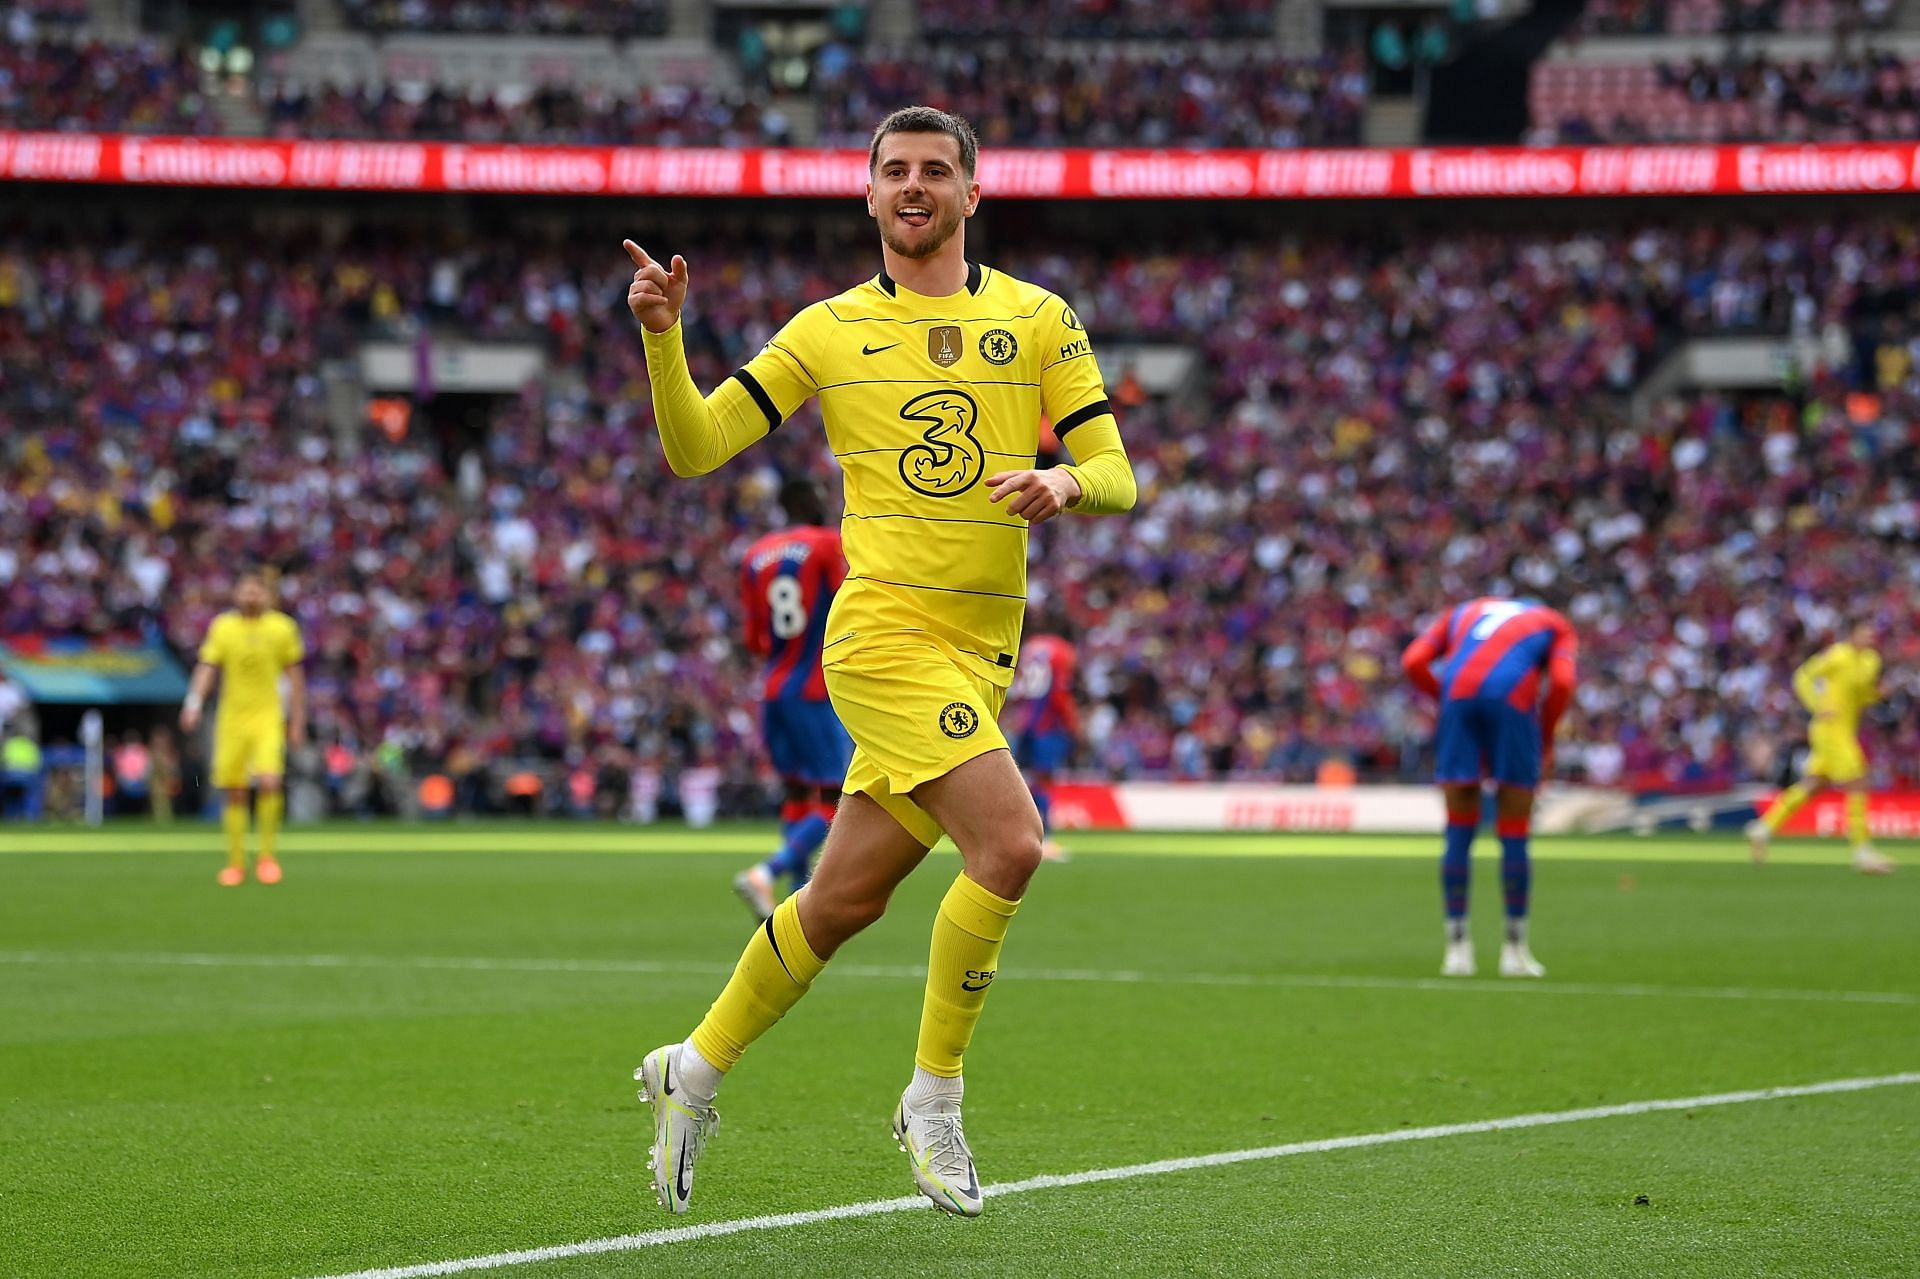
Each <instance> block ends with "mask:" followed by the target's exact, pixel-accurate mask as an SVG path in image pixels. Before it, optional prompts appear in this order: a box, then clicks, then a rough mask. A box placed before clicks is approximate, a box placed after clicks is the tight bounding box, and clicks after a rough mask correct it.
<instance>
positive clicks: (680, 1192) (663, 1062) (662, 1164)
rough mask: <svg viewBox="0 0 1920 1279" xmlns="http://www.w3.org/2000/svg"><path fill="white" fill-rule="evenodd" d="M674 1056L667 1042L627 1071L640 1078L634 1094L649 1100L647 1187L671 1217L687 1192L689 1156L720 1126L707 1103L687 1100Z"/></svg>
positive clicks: (690, 1187) (674, 1048)
mask: <svg viewBox="0 0 1920 1279" xmlns="http://www.w3.org/2000/svg"><path fill="white" fill-rule="evenodd" d="M679 1059H680V1045H679V1044H667V1045H666V1046H665V1047H662V1048H656V1049H654V1050H653V1051H652V1052H650V1053H648V1054H647V1060H646V1061H645V1062H644V1063H642V1064H641V1067H640V1069H638V1070H636V1071H634V1072H633V1077H634V1078H635V1079H637V1080H639V1081H640V1100H641V1101H644V1102H648V1103H650V1104H651V1105H652V1106H653V1149H652V1150H651V1151H650V1152H649V1153H648V1155H647V1167H648V1168H651V1169H652V1170H653V1193H654V1195H655V1197H656V1198H658V1199H659V1200H660V1206H661V1207H663V1208H665V1209H666V1210H667V1211H668V1212H670V1213H672V1214H673V1215H674V1216H676V1217H677V1216H679V1215H680V1214H681V1213H683V1212H685V1211H686V1210H687V1203H688V1201H689V1200H691V1199H692V1198H693V1164H694V1161H695V1160H696V1159H698V1158H700V1151H701V1150H702V1149H703V1148H704V1147H705V1146H706V1144H707V1142H708V1141H709V1140H710V1139H711V1138H712V1137H713V1134H714V1133H716V1132H718V1131H719V1130H720V1113H719V1112H718V1111H716V1110H715V1109H714V1108H713V1107H712V1106H701V1105H696V1104H692V1099H691V1098H690V1097H688V1096H687V1094H686V1090H685V1085H684V1084H683V1083H682V1082H681V1080H680V1073H679V1070H680V1068H679Z"/></svg>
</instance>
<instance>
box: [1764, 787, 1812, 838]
mask: <svg viewBox="0 0 1920 1279" xmlns="http://www.w3.org/2000/svg"><path fill="white" fill-rule="evenodd" d="M1813 792H1814V788H1813V787H1812V786H1809V785H1808V784H1807V783H1806V782H1795V783H1794V784H1793V785H1791V786H1789V787H1787V788H1786V789H1785V790H1783V791H1781V792H1780V796H1779V798H1777V799H1775V800H1774V801H1773V807H1772V808H1769V809H1768V810H1767V815H1766V817H1764V818H1763V819H1762V820H1763V821H1765V822H1766V824H1767V833H1768V834H1770V835H1778V834H1779V833H1780V828H1781V827H1782V826H1785V825H1786V824H1787V818H1789V817H1791V816H1793V815H1794V813H1795V812H1797V811H1799V808H1800V805H1802V804H1804V803H1806V802H1807V801H1808V800H1810V799H1812V798H1813Z"/></svg>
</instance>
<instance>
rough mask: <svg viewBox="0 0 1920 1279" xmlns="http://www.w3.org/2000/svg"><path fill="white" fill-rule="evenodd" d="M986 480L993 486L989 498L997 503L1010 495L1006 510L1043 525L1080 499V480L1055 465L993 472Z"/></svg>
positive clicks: (1029, 521)
mask: <svg viewBox="0 0 1920 1279" xmlns="http://www.w3.org/2000/svg"><path fill="white" fill-rule="evenodd" d="M987 483H989V484H991V485H993V492H991V493H989V494H987V500H988V501H990V502H998V501H1001V500H1003V499H1005V498H1007V496H1008V495H1009V494H1012V495H1013V496H1012V500H1011V501H1008V502H1007V513H1008V514H1010V515H1018V516H1019V517H1020V518H1021V519H1023V520H1025V521H1026V522H1027V523H1029V524H1044V523H1046V522H1047V521H1048V520H1050V519H1052V518H1053V517H1054V516H1056V515H1058V514H1060V512H1062V511H1064V510H1066V509H1067V508H1068V507H1069V506H1072V505H1073V504H1074V503H1075V502H1078V501H1079V500H1080V481H1079V480H1076V479H1075V478H1074V477H1073V472H1071V471H1066V470H1062V469H1061V468H1059V467H1057V466H1054V467H1049V468H1047V469H1046V470H1044V471H996V472H995V473H994V474H992V475H989V476H988V477H987Z"/></svg>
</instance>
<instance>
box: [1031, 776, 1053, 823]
mask: <svg viewBox="0 0 1920 1279" xmlns="http://www.w3.org/2000/svg"><path fill="white" fill-rule="evenodd" d="M1027 789H1028V790H1030V791H1032V792H1033V806H1034V807H1035V808H1037V809H1039V810H1040V833H1041V834H1043V835H1045V834H1048V833H1050V832H1051V831H1052V830H1053V795H1052V793H1051V788H1049V787H1046V786H1037V785H1035V784H1034V783H1032V782H1028V783H1027Z"/></svg>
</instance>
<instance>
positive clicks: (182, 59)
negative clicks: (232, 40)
mask: <svg viewBox="0 0 1920 1279" xmlns="http://www.w3.org/2000/svg"><path fill="white" fill-rule="evenodd" d="M200 82H201V77H200V69H199V68H198V67H197V66H195V65H194V61H193V57H192V55H191V54H190V53H188V52H187V51H186V50H185V49H184V48H178V47H171V46H166V45H162V44H158V43H154V42H149V41H138V42H135V43H132V44H101V43H98V42H93V41H88V42H83V43H78V44H69V43H54V42H46V41H37V40H14V39H8V40H6V41H4V42H0V129H50V130H63V131H66V130H78V131H83V132H84V131H97V130H109V129H111V130H120V131H124V132H133V133H218V132H220V131H221V126H220V123H219V117H218V116H217V115H216V114H215V113H214V110H213V107H212V104H211V103H210V102H209V101H208V99H207V95H206V94H205V93H203V92H202V91H201V88H200Z"/></svg>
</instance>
